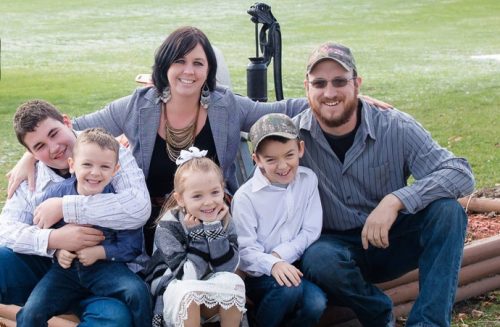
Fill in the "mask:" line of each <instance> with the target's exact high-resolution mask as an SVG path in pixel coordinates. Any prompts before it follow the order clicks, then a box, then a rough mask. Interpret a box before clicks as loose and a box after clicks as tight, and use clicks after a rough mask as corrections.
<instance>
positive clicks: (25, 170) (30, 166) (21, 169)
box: [6, 152, 36, 199]
mask: <svg viewBox="0 0 500 327" xmlns="http://www.w3.org/2000/svg"><path fill="white" fill-rule="evenodd" d="M35 163H36V159H35V157H33V155H32V154H31V153H29V152H25V153H24V154H23V156H22V157H21V159H19V161H18V162H17V163H16V165H15V166H14V167H13V168H12V169H11V170H10V171H9V172H8V173H7V174H6V176H7V178H8V179H9V185H8V186H7V198H8V199H10V198H11V197H12V195H14V193H15V192H16V190H17V188H18V187H19V185H21V183H22V182H23V181H25V180H26V179H27V180H28V187H29V190H30V191H31V192H34V191H35Z"/></svg>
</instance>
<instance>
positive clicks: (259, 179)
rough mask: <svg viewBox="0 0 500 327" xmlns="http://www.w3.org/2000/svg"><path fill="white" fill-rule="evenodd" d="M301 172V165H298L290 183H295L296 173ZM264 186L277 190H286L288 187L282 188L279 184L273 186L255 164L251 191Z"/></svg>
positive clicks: (258, 189)
mask: <svg viewBox="0 0 500 327" xmlns="http://www.w3.org/2000/svg"><path fill="white" fill-rule="evenodd" d="M302 173H303V171H302V169H301V167H300V166H299V167H298V169H297V173H296V174H295V177H294V179H293V180H292V182H291V183H290V184H293V183H295V181H296V180H297V178H298V175H299V174H302ZM266 187H272V188H274V189H277V190H286V189H287V188H288V187H287V188H283V187H279V186H275V185H273V184H271V182H270V181H269V179H267V177H266V176H264V174H263V173H262V171H261V170H260V168H259V167H258V166H256V167H255V170H254V173H253V177H252V192H258V191H260V190H262V189H264V188H266Z"/></svg>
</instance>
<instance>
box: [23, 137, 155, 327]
mask: <svg viewBox="0 0 500 327" xmlns="http://www.w3.org/2000/svg"><path fill="white" fill-rule="evenodd" d="M119 149H120V145H119V143H118V141H117V140H116V139H115V138H114V137H113V136H112V135H111V134H109V133H107V132H106V131H105V130H103V129H101V128H93V129H87V130H85V131H83V132H82V133H80V134H79V135H78V137H77V139H76V143H75V145H74V147H73V155H72V156H71V157H69V158H68V163H69V172H70V173H71V174H73V175H72V176H71V177H70V178H68V179H66V180H63V181H62V182H59V183H56V184H52V185H50V186H49V187H48V188H47V190H46V191H45V193H44V195H43V196H42V198H41V201H44V200H46V199H49V198H54V197H63V196H65V195H77V194H79V195H85V196H91V195H96V194H101V193H114V188H113V186H112V185H111V184H110V181H111V178H112V177H113V176H114V175H115V174H116V172H117V171H118V169H119V167H120V165H119V164H118V152H119ZM64 225H65V222H64V221H62V220H61V221H59V222H58V223H56V224H55V225H54V228H58V227H62V226H64ZM48 227H51V226H48ZM95 227H96V228H97V229H99V230H101V231H102V232H103V234H104V236H105V239H104V241H102V243H101V244H99V245H95V246H90V247H86V248H83V249H81V250H79V251H76V252H70V251H66V250H63V249H60V250H57V251H56V253H55V256H56V258H57V260H56V261H54V263H53V264H52V267H51V268H50V269H49V271H48V272H47V273H46V274H45V275H44V276H43V278H42V279H41V280H40V282H39V283H38V284H37V285H36V287H35V289H34V290H33V291H32V292H31V295H30V297H29V298H28V301H27V302H26V304H25V305H24V307H23V308H22V309H21V311H19V313H18V314H17V317H16V318H17V325H18V326H19V327H22V326H27V327H28V326H29V327H32V326H46V325H47V321H48V320H49V319H50V317H52V316H54V315H57V314H62V313H65V312H68V310H69V309H70V308H71V305H73V304H75V303H77V302H78V301H79V300H82V299H84V298H86V297H88V296H90V295H99V296H106V297H108V296H109V297H113V298H116V299H118V300H121V301H122V302H123V303H125V304H127V306H128V308H129V310H130V312H131V314H132V319H133V322H134V326H135V327H139V326H144V327H150V326H151V323H152V318H151V312H152V308H151V299H150V296H149V294H148V293H149V289H148V287H147V286H146V284H145V283H144V281H143V280H142V279H141V278H139V276H137V275H136V274H135V273H133V272H132V271H131V270H130V269H129V268H128V267H127V265H126V263H127V262H131V261H133V260H134V259H135V258H136V257H138V256H139V255H140V254H141V253H142V244H143V240H142V228H138V229H133V230H121V231H119V230H116V231H115V230H112V229H109V228H101V227H99V226H95ZM131 290H132V291H131ZM131 292H132V294H134V295H135V296H129V295H130V294H131Z"/></svg>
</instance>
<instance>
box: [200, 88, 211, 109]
mask: <svg viewBox="0 0 500 327" xmlns="http://www.w3.org/2000/svg"><path fill="white" fill-rule="evenodd" d="M200 104H201V106H202V107H203V108H205V109H208V105H209V104H210V89H209V88H208V85H207V82H205V84H203V88H202V89H201V96H200Z"/></svg>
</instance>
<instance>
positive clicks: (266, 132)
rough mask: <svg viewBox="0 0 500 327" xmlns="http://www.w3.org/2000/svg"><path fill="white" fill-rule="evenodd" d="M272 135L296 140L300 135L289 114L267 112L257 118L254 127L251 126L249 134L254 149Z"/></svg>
mask: <svg viewBox="0 0 500 327" xmlns="http://www.w3.org/2000/svg"><path fill="white" fill-rule="evenodd" d="M271 135H275V136H281V137H284V138H287V139H290V140H294V139H297V138H298V137H299V130H298V129H297V127H296V126H295V124H294V123H293V121H292V119H291V118H290V117H288V116H287V115H284V114H267V115H265V116H263V117H261V118H260V119H259V120H257V121H256V122H255V124H254V125H253V126H252V128H250V133H249V135H248V136H249V139H250V142H251V143H252V147H253V151H254V152H255V150H257V147H258V146H259V144H260V142H261V141H262V140H264V139H265V138H266V137H269V136H271Z"/></svg>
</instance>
